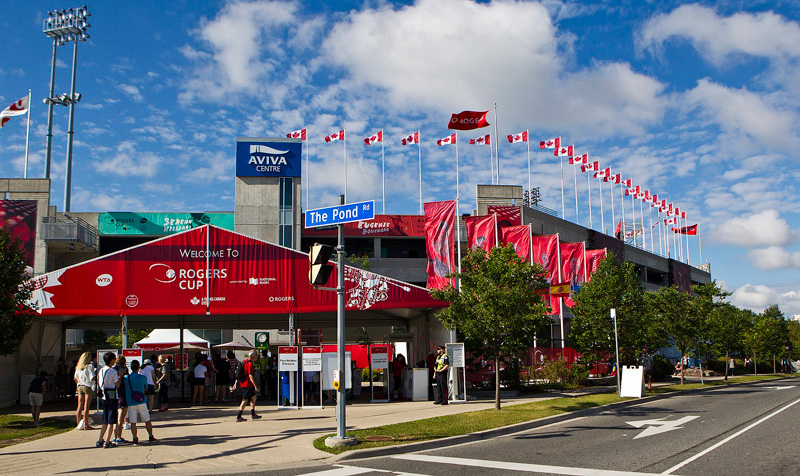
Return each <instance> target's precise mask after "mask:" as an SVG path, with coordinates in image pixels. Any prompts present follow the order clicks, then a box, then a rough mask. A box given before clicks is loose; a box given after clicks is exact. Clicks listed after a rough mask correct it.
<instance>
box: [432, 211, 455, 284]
mask: <svg viewBox="0 0 800 476" xmlns="http://www.w3.org/2000/svg"><path fill="white" fill-rule="evenodd" d="M455 219H456V202H455V200H449V201H445V202H431V203H426V204H425V248H426V250H427V254H428V288H429V289H442V288H444V287H446V286H447V285H450V286H453V287H455V282H454V280H453V279H452V278H448V277H447V275H448V274H451V273H455V271H456V269H455V268H456V267H455V256H454V252H453V251H454V249H455V248H454V240H453V231H454V229H455Z"/></svg>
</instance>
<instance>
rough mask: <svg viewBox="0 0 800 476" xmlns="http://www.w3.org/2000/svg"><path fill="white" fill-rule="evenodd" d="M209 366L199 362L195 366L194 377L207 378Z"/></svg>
mask: <svg viewBox="0 0 800 476" xmlns="http://www.w3.org/2000/svg"><path fill="white" fill-rule="evenodd" d="M206 372H208V368H207V367H206V366H205V365H203V364H197V365H195V367H194V378H206Z"/></svg>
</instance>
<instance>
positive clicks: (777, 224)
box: [712, 210, 795, 247]
mask: <svg viewBox="0 0 800 476" xmlns="http://www.w3.org/2000/svg"><path fill="white" fill-rule="evenodd" d="M712 235H713V237H714V238H715V240H716V241H718V242H721V243H726V244H731V245H737V246H745V247H759V246H784V245H787V244H789V243H790V242H792V240H793V239H794V235H795V234H794V232H793V231H792V229H791V228H790V227H789V224H788V223H786V220H784V219H783V218H780V216H779V215H778V211H777V210H764V211H763V212H759V213H754V214H752V215H750V216H745V217H737V218H731V219H729V220H727V221H725V222H724V223H722V224H721V225H719V227H717V229H716V230H714V231H713V232H712Z"/></svg>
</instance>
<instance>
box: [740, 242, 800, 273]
mask: <svg viewBox="0 0 800 476" xmlns="http://www.w3.org/2000/svg"><path fill="white" fill-rule="evenodd" d="M747 256H748V257H749V258H750V261H751V262H752V263H753V266H755V267H756V268H759V269H763V270H764V271H772V270H776V269H791V268H797V269H800V252H797V251H787V250H785V249H783V248H780V247H778V246H770V247H768V248H759V249H756V250H752V251H751V252H750V253H748V254H747Z"/></svg>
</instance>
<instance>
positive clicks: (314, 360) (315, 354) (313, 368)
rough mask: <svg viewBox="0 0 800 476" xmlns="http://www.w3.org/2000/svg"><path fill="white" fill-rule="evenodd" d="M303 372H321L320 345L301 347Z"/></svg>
mask: <svg viewBox="0 0 800 476" xmlns="http://www.w3.org/2000/svg"><path fill="white" fill-rule="evenodd" d="M303 372H322V347H314V346H312V347H303Z"/></svg>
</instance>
